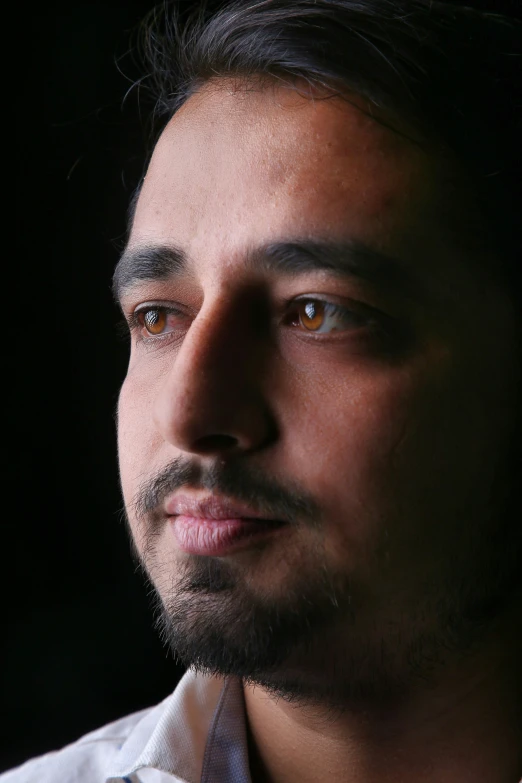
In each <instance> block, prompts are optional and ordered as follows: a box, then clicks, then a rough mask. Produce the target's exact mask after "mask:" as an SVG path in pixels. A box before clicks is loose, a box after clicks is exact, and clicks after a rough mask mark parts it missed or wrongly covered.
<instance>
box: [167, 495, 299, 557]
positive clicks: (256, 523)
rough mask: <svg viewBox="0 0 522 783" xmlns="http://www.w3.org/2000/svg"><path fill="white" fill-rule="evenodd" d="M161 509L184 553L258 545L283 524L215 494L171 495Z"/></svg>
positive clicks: (228, 551)
mask: <svg viewBox="0 0 522 783" xmlns="http://www.w3.org/2000/svg"><path fill="white" fill-rule="evenodd" d="M165 512H166V515H167V516H168V518H169V524H170V527H171V530H172V532H173V534H174V538H175V539H176V542H177V544H178V547H179V549H181V550H182V551H183V552H186V553H187V554H196V555H206V556H214V557H220V556H224V555H227V554H232V553H233V552H236V551H239V550H243V549H245V548H248V547H251V546H258V545H259V544H261V543H262V541H264V540H266V539H267V537H271V536H273V535H274V534H275V533H277V532H278V531H280V530H281V529H282V528H283V527H285V522H284V520H275V519H267V518H266V517H263V516H262V515H261V514H260V513H259V512H256V511H255V510H254V509H252V508H251V507H249V506H246V505H242V504H238V503H236V502H233V501H229V500H227V499H222V498H218V497H215V496H211V497H206V498H202V499H199V500H196V499H194V498H191V497H188V496H186V495H179V496H175V497H173V498H171V499H169V500H168V501H167V503H166V504H165Z"/></svg>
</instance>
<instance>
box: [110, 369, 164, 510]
mask: <svg viewBox="0 0 522 783" xmlns="http://www.w3.org/2000/svg"><path fill="white" fill-rule="evenodd" d="M151 400H152V394H150V393H149V394H147V393H145V390H144V389H140V387H139V386H137V385H136V383H135V382H134V379H133V377H132V375H131V374H129V375H128V376H127V377H126V379H125V380H124V382H123V385H122V387H121V391H120V395H119V399H118V461H119V467H120V478H121V484H122V490H123V497H124V500H125V504H126V505H127V506H128V504H129V503H130V502H131V499H132V497H133V496H134V495H135V493H136V491H137V489H138V486H139V482H140V480H141V481H142V480H143V478H144V477H146V476H148V475H150V473H151V465H152V464H153V463H152V458H153V456H154V449H156V451H157V445H156V444H154V428H153V422H152V417H151V410H150V406H151Z"/></svg>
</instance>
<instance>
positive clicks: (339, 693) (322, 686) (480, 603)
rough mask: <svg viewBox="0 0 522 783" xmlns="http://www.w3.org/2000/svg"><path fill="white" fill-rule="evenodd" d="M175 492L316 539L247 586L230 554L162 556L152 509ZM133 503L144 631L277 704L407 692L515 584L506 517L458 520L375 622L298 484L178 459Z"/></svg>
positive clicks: (516, 532) (489, 616)
mask: <svg viewBox="0 0 522 783" xmlns="http://www.w3.org/2000/svg"><path fill="white" fill-rule="evenodd" d="M186 486H190V487H191V488H194V489H207V490H209V491H213V492H216V493H219V494H222V495H225V496H228V497H231V498H234V499H236V500H239V501H243V502H247V503H249V504H250V505H251V506H253V508H255V510H256V511H258V512H260V513H262V514H263V516H265V518H272V519H281V518H283V519H286V520H290V521H289V522H288V524H290V525H293V526H294V527H295V528H299V527H301V528H302V529H303V530H304V529H306V528H308V530H309V531H311V532H312V533H314V534H315V535H309V536H308V545H307V546H306V547H303V548H302V549H301V550H300V551H299V557H298V558H297V560H294V561H292V560H291V558H292V555H293V554H294V553H292V552H289V553H285V552H282V553H281V554H280V555H279V553H278V556H280V558H281V560H282V561H285V560H288V562H287V563H286V565H287V571H288V573H290V574H291V577H292V578H291V579H289V580H287V584H286V586H285V588H284V590H283V589H282V588H281V589H280V590H279V591H276V590H264V591H262V590H260V589H259V588H258V587H255V586H254V585H253V583H252V580H251V578H250V574H249V569H248V567H246V566H245V565H244V563H243V564H241V563H240V562H238V561H237V560H236V559H235V558H230V559H224V558H218V557H204V556H199V555H189V556H186V557H184V558H183V559H182V560H181V559H180V560H176V561H175V562H172V563H166V562H165V561H164V559H163V555H162V552H161V547H160V546H159V545H158V541H159V537H160V534H161V532H162V526H163V527H164V524H165V520H164V518H163V521H161V520H160V515H159V512H158V509H159V507H160V506H161V503H162V501H163V500H164V499H165V498H166V497H167V496H168V495H169V494H171V493H172V492H174V491H175V490H177V489H178V488H180V487H186ZM134 510H135V516H136V518H137V520H138V522H139V524H142V525H143V529H144V530H145V531H146V535H145V538H144V540H145V545H144V546H142V551H141V553H138V551H137V549H136V547H135V548H134V552H135V555H136V556H137V558H138V561H139V563H140V565H141V567H142V569H143V571H144V573H145V575H146V578H147V579H148V580H149V581H150V583H151V585H152V588H153V589H152V596H153V608H154V614H155V626H156V629H157V630H158V632H159V634H160V636H161V637H162V639H163V641H164V642H165V643H166V644H167V645H168V646H169V647H170V648H171V650H172V652H173V654H174V656H175V657H176V658H177V659H178V660H180V661H181V662H182V664H184V665H185V666H188V667H191V668H192V669H194V670H195V671H199V672H202V673H205V674H209V675H221V676H237V677H240V678H242V679H243V680H244V681H245V682H248V683H251V684H257V685H259V686H261V687H263V688H264V689H266V690H267V691H269V692H271V693H272V694H274V695H276V696H281V697H283V698H285V699H286V700H288V701H293V702H298V703H303V704H321V705H322V706H324V705H328V706H329V707H331V708H332V709H338V708H342V707H344V706H346V704H347V703H351V704H352V705H354V704H362V703H368V701H372V702H373V703H376V702H379V703H381V704H382V703H383V702H388V701H389V700H392V699H393V700H397V698H401V697H405V696H406V694H407V692H409V691H410V689H411V688H412V687H413V685H414V683H418V682H419V681H423V682H424V683H425V684H426V682H429V681H430V679H434V678H435V677H436V675H437V672H440V669H441V667H443V666H445V665H446V663H447V661H448V659H449V658H450V657H452V656H453V657H454V656H455V655H456V654H458V655H459V656H462V655H463V654H467V653H469V651H470V649H471V648H472V647H473V645H474V644H475V643H476V641H477V639H478V638H480V637H481V636H484V635H485V634H486V633H487V632H488V628H489V626H490V624H491V623H493V622H494V621H495V619H496V618H498V616H499V615H501V614H502V612H503V610H504V608H505V607H506V605H507V604H508V603H509V601H510V600H513V597H514V596H515V595H516V594H517V591H520V568H519V563H520V557H521V550H522V545H521V532H520V524H519V522H518V521H517V520H516V519H515V518H514V517H512V516H511V517H508V518H507V519H506V521H505V523H504V524H499V525H497V526H496V527H495V526H492V525H490V526H488V527H487V528H486V527H484V529H483V530H482V532H480V531H479V532H478V533H477V529H476V528H473V527H472V526H471V525H470V534H469V539H468V540H465V539H462V540H460V541H459V545H458V546H457V547H456V549H455V550H454V551H453V552H452V553H451V554H449V555H448V557H447V559H446V562H445V565H444V566H443V567H441V570H440V573H438V574H437V579H436V582H433V581H432V582H430V584H425V585H423V589H422V590H420V591H419V595H417V596H414V600H413V602H412V603H411V604H410V605H409V606H408V607H407V608H406V609H405V610H403V611H401V612H399V614H396V615H394V616H389V617H386V616H384V617H383V615H382V614H380V615H379V612H378V611H377V612H376V611H375V606H372V605H371V602H369V601H368V599H367V595H366V593H365V590H364V587H363V586H362V585H361V584H359V583H358V581H357V580H356V579H353V578H350V577H349V576H348V575H347V574H346V573H344V572H340V571H339V570H336V571H334V570H333V569H332V566H331V564H329V562H328V559H327V557H326V555H325V549H324V541H323V540H322V522H321V515H320V511H319V509H318V507H317V505H316V504H315V502H314V500H313V499H312V498H311V497H310V496H309V495H307V493H306V492H304V491H303V490H302V488H300V487H297V486H282V485H281V484H279V483H276V482H274V481H271V480H270V481H268V480H267V479H266V477H264V476H262V475H261V474H259V473H257V472H254V471H253V470H252V469H251V468H248V469H247V468H245V466H244V465H239V464H233V463H230V464H227V465H224V466H223V467H219V468H218V467H217V466H215V467H213V468H211V469H209V470H207V469H205V470H203V469H202V468H200V467H195V466H194V465H192V464H188V463H186V462H185V463H183V462H182V461H181V460H177V461H176V462H175V463H172V464H170V465H169V466H168V467H167V468H166V469H165V470H164V471H163V472H162V473H161V475H159V476H158V477H156V478H155V479H153V480H151V481H149V482H147V483H146V484H145V485H144V486H143V487H142V489H141V491H140V492H139V494H138V496H137V498H136V501H135V504H134ZM131 540H132V539H131ZM310 541H313V542H314V544H313V545H310ZM376 550H377V551H376V553H375V557H374V561H373V563H372V573H374V574H379V569H380V568H381V567H382V566H384V560H381V559H380V558H381V557H384V555H383V553H382V552H379V551H378V550H379V547H376ZM270 554H271V555H274V553H273V552H271V553H270ZM295 562H298V568H295ZM515 600H517V599H515ZM519 605H520V603H519Z"/></svg>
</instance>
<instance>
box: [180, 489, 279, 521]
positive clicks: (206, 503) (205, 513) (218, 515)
mask: <svg viewBox="0 0 522 783" xmlns="http://www.w3.org/2000/svg"><path fill="white" fill-rule="evenodd" d="M165 512H166V514H167V515H168V516H179V515H183V516H187V517H195V518H200V519H217V520H219V519H267V517H266V516H264V515H263V514H260V513H259V512H257V511H255V510H254V509H253V508H251V507H250V506H246V505H242V504H240V503H236V502H235V501H233V500H228V499H227V498H220V497H217V496H216V495H212V496H210V497H206V498H200V499H199V500H197V499H195V498H191V497H189V496H188V495H174V496H173V497H170V498H169V499H168V500H167V502H166V503H165Z"/></svg>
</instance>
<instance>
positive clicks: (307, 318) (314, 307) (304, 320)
mask: <svg viewBox="0 0 522 783" xmlns="http://www.w3.org/2000/svg"><path fill="white" fill-rule="evenodd" d="M324 310H325V306H324V303H323V302H303V303H302V305H301V307H300V308H299V318H300V321H301V324H302V325H303V326H304V328H305V329H308V330H309V331H310V332H315V331H317V329H320V328H321V326H322V325H323V323H324V315H325V313H324Z"/></svg>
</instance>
